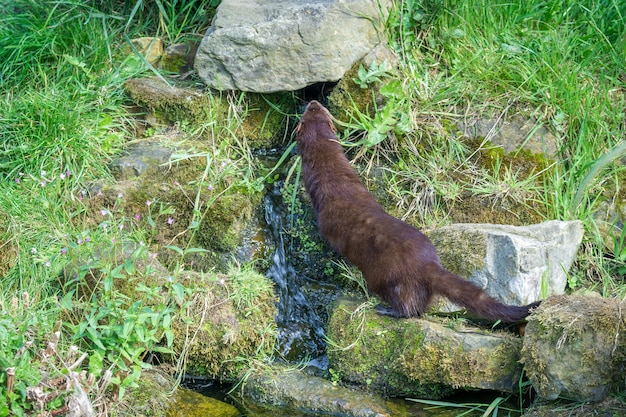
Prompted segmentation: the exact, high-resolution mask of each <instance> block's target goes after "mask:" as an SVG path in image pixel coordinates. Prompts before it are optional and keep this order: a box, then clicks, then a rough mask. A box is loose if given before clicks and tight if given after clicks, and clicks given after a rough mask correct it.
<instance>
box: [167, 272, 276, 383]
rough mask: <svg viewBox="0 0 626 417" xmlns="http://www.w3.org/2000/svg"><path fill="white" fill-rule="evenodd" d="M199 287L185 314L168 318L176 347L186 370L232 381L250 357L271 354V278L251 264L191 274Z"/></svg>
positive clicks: (273, 300)
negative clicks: (212, 272)
mask: <svg viewBox="0 0 626 417" xmlns="http://www.w3.org/2000/svg"><path fill="white" fill-rule="evenodd" d="M188 279H189V280H191V281H192V282H193V285H195V286H196V288H198V291H197V292H196V293H195V295H194V297H193V300H192V303H191V305H190V306H189V308H188V310H187V316H186V317H181V318H178V319H176V320H175V321H173V322H172V329H173V331H174V350H175V351H176V352H178V353H179V354H185V355H186V358H187V360H186V363H187V372H189V373H190V374H196V375H203V376H208V377H210V378H219V379H222V380H225V381H235V380H236V379H237V378H238V376H239V375H240V373H241V372H243V371H245V369H246V368H247V366H249V361H250V360H252V359H254V358H263V357H265V356H270V355H271V354H272V352H273V350H274V342H275V339H276V323H275V322H274V317H275V315H276V306H275V303H276V298H275V295H274V289H273V284H272V282H271V281H270V280H269V279H268V278H266V277H265V276H263V275H261V274H258V273H256V272H254V271H253V270H252V269H249V268H244V269H240V268H234V269H232V270H231V271H230V272H229V273H228V274H217V275H215V274H211V275H202V274H190V276H189V278H188Z"/></svg>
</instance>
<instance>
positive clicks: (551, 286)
mask: <svg viewBox="0 0 626 417" xmlns="http://www.w3.org/2000/svg"><path fill="white" fill-rule="evenodd" d="M428 237H429V238H430V239H431V240H432V241H433V243H434V245H435V247H436V248H437V251H438V252H439V255H440V257H441V263H442V264H443V266H444V267H446V268H447V269H448V270H450V271H451V272H454V273H456V274H459V275H461V276H463V277H466V278H469V280H470V281H472V282H474V283H476V284H478V285H479V286H481V287H482V288H484V289H485V290H486V291H487V292H488V293H489V294H490V295H491V296H493V297H495V298H497V299H498V300H500V301H502V302H504V303H506V304H514V305H524V304H528V303H531V302H534V301H536V300H539V299H541V298H545V297H547V296H550V295H555V294H563V292H564V291H565V287H566V285H567V271H568V270H569V268H570V266H571V265H572V263H573V262H574V259H575V258H576V253H577V251H578V247H579V246H580V243H581V240H582V237H583V227H582V224H581V222H580V221H558V220H551V221H546V222H543V223H540V224H534V225H530V226H509V225H498V224H454V225H451V226H447V227H442V228H440V229H437V230H433V231H431V232H429V233H428ZM454 309H455V308H453V306H448V307H447V308H443V310H448V311H451V310H454Z"/></svg>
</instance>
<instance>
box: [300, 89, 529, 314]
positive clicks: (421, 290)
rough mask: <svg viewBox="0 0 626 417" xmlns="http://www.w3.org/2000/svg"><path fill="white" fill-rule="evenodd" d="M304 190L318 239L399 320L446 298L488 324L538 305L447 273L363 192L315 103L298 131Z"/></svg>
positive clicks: (408, 229) (406, 227)
mask: <svg viewBox="0 0 626 417" xmlns="http://www.w3.org/2000/svg"><path fill="white" fill-rule="evenodd" d="M296 133H297V140H298V148H299V152H300V155H301V156H302V171H303V177H304V184H305V187H306V190H307V192H308V193H309V195H310V196H311V200H312V202H313V208H314V209H315V214H316V216H317V225H318V228H319V231H320V233H321V234H322V236H324V238H326V240H328V242H329V243H330V244H331V245H332V246H333V247H334V248H335V250H337V252H339V253H340V254H342V255H343V256H345V257H346V258H347V259H348V260H349V261H350V262H351V263H352V264H354V265H355V266H357V267H358V268H359V269H360V270H361V272H363V276H364V277H365V280H366V281H367V285H368V287H369V289H370V291H372V292H374V293H375V294H378V295H379V296H380V297H382V299H383V300H384V301H386V302H387V303H389V304H390V305H391V307H392V309H393V310H394V314H395V315H397V316H400V317H415V316H420V315H421V314H422V313H424V312H425V311H426V309H427V307H428V305H429V304H430V302H431V300H432V297H433V295H435V294H440V295H444V296H445V297H447V298H448V299H449V300H451V301H452V302H454V303H456V304H459V305H461V306H463V307H465V308H466V309H467V310H468V311H469V312H470V313H473V314H475V315H477V316H479V317H482V318H485V319H489V320H502V321H504V322H515V321H519V320H522V319H524V317H526V316H527V315H528V312H529V309H530V308H531V307H533V306H534V305H535V304H531V305H528V306H524V307H517V306H509V305H506V304H502V303H500V302H498V301H497V300H495V299H494V298H492V297H490V296H489V295H487V294H486V293H485V292H484V291H483V290H482V289H481V288H480V287H478V286H477V285H475V284H473V283H471V282H470V281H467V280H465V279H463V278H461V277H459V276H457V275H455V274H453V273H451V272H449V271H447V270H445V269H444V268H443V267H442V266H441V264H440V261H439V256H438V255H437V251H436V250H435V247H434V246H433V244H432V243H431V242H430V240H428V238H427V237H426V236H424V235H423V234H422V233H421V232H420V231H419V230H417V229H416V228H415V227H413V226H411V225H410V224H408V223H405V222H403V221H401V220H398V219H396V218H395V217H392V216H390V215H389V214H387V213H386V212H385V211H384V210H383V208H382V207H381V206H380V205H379V204H378V203H377V202H376V200H375V199H374V197H373V196H372V195H371V194H370V193H369V192H368V191H367V190H366V189H365V187H364V186H363V185H362V184H361V181H360V180H359V178H358V177H357V175H356V172H355V171H354V169H353V168H352V167H351V166H350V163H349V162H348V159H347V158H346V156H345V154H344V151H343V148H342V147H341V145H340V144H339V142H338V141H337V136H336V134H335V127H334V125H333V123H332V120H331V117H330V113H329V112H328V110H326V109H325V108H324V107H323V106H322V105H321V104H320V103H318V102H317V101H311V102H310V103H309V105H308V106H307V108H306V111H305V112H304V114H303V115H302V118H301V119H300V123H299V124H298V126H297V128H296Z"/></svg>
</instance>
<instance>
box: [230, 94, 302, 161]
mask: <svg viewBox="0 0 626 417" xmlns="http://www.w3.org/2000/svg"><path fill="white" fill-rule="evenodd" d="M242 94H243V93H242ZM240 102H241V105H242V106H245V107H246V111H245V113H244V114H245V117H244V118H243V120H242V121H241V125H240V132H241V134H242V136H243V137H245V138H246V140H247V143H248V145H249V146H250V148H251V149H271V148H275V147H277V146H281V145H282V144H283V143H282V142H283V138H288V137H289V135H288V134H286V130H287V129H288V128H289V127H290V126H289V124H288V116H287V114H285V113H284V112H283V110H284V109H293V108H294V107H295V105H296V104H295V99H294V96H293V95H292V94H288V93H275V94H254V93H245V95H244V96H243V97H242V99H241V100H240ZM281 109H283V110H281Z"/></svg>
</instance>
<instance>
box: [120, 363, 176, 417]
mask: <svg viewBox="0 0 626 417" xmlns="http://www.w3.org/2000/svg"><path fill="white" fill-rule="evenodd" d="M164 369H165V368H163V369H161V368H154V369H151V370H146V371H143V372H142V374H141V377H140V378H139V379H138V380H137V386H136V387H133V388H130V389H128V390H126V394H125V395H124V397H123V398H122V399H121V400H117V401H114V400H110V415H111V417H161V416H164V415H165V414H166V412H167V410H168V409H169V408H170V407H171V406H172V404H173V402H174V398H175V397H173V396H172V395H171V392H172V391H173V390H174V389H175V386H176V383H175V381H174V377H173V376H172V373H170V372H165V371H164Z"/></svg>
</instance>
